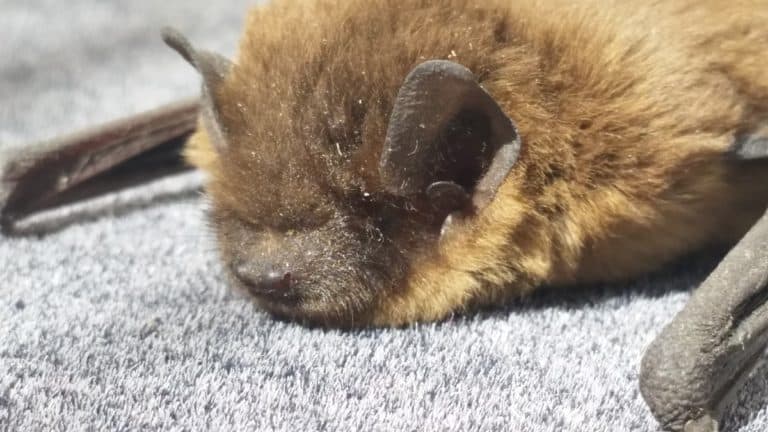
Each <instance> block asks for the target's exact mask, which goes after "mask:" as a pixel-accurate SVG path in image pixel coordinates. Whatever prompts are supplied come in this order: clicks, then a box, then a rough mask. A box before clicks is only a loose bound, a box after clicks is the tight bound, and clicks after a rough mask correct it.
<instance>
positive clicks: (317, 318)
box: [2, 0, 768, 431]
mask: <svg viewBox="0 0 768 432" xmlns="http://www.w3.org/2000/svg"><path fill="white" fill-rule="evenodd" d="M766 20H768V3H765V2H763V1H760V0H737V1H729V2H725V1H724V0H703V1H692V0H674V1H668V2H640V1H626V2H614V1H608V2H606V1H598V0H587V1H584V2H578V3H577V4H574V2H568V1H564V0H548V1H536V0H520V1H514V2H512V1H503V0H479V1H469V0H404V1H399V2H390V1H386V0H368V1H362V0H348V1H344V2H340V1H335V0H313V1H310V2H301V3H295V2H288V1H274V2H272V3H270V4H268V5H266V6H261V7H257V8H255V9H254V10H253V11H252V12H251V13H250V14H249V15H248V18H247V21H246V25H245V31H244V35H243V38H242V40H241V43H240V47H239V53H238V55H237V58H236V59H235V60H234V61H231V60H229V59H226V58H224V57H222V56H220V55H218V54H215V53H212V52H208V51H204V50H198V49H196V48H195V47H194V46H193V45H192V44H191V43H190V42H189V41H188V40H187V39H186V38H185V37H184V36H183V35H181V34H180V33H179V32H177V31H175V30H171V29H166V30H165V31H164V35H163V37H164V39H165V41H166V43H167V44H168V45H170V46H171V47H172V48H173V49H174V50H176V51H177V52H178V53H179V54H180V55H181V56H182V57H183V58H184V59H186V61H188V62H189V63H190V64H191V65H192V66H193V67H194V68H195V69H197V71H199V73H200V75H201V76H202V81H203V85H202V96H201V99H200V105H199V124H198V126H199V127H197V129H196V131H195V132H194V134H193V135H192V136H191V137H190V138H189V140H188V143H187V144H186V146H185V148H184V150H183V154H184V159H185V160H186V161H188V162H189V163H190V164H191V165H193V166H195V167H197V168H198V169H200V170H202V171H203V172H204V173H205V174H206V176H207V182H206V186H205V192H206V195H207V197H208V198H209V200H210V202H211V208H210V211H209V214H208V220H209V222H210V224H211V226H212V227H213V231H214V233H215V235H216V239H217V243H218V249H219V251H220V255H221V260H222V263H223V265H224V268H225V269H226V273H227V276H228V279H229V280H230V284H231V285H232V287H233V288H235V289H238V290H242V291H244V292H246V293H249V294H250V295H252V296H253V298H254V300H255V301H256V302H257V303H258V304H259V305H260V306H261V307H263V308H264V309H265V310H267V311H269V312H270V313H272V314H274V315H276V316H279V317H284V318H288V319H292V320H296V321H299V322H304V323H311V324H315V325H324V326H336V327H359V326H401V325H405V324H409V323H413V322H423V321H434V320H440V319H444V318H446V317H448V316H450V315H451V314H452V313H455V312H463V311H471V310H473V309H475V308H477V307H480V306H488V305H497V304H500V303H503V302H505V301H507V300H508V299H511V298H516V297H520V296H524V295H527V294H529V293H531V292H534V291H535V290H536V289H537V288H539V287H541V286H545V285H546V286H563V287H567V286H572V285H574V284H591V283H600V282H614V281H620V280H626V279H629V278H633V277H637V276H639V275H642V274H645V273H648V272H651V271H654V270H657V269H659V268H661V267H662V266H664V265H665V264H668V263H670V262H672V261H674V260H675V259H677V258H679V257H681V256H684V255H686V254H689V253H691V252H693V251H695V250H698V249H702V248H705V247H707V246H712V245H729V246H733V249H732V250H731V252H730V253H729V254H728V256H727V257H726V258H725V259H724V260H723V261H722V263H721V264H720V265H719V266H718V268H717V269H716V270H715V271H714V272H713V273H712V274H711V275H710V277H709V278H708V279H707V280H706V281H705V282H704V283H703V284H702V286H701V287H700V288H699V289H698V290H697V291H696V292H695V293H694V295H693V296H692V298H691V300H690V302H689V304H688V305H687V306H686V308H685V309H684V310H683V311H682V312H681V313H680V314H679V315H678V316H677V317H675V319H674V320H673V321H672V323H670V325H669V326H668V327H666V328H665V329H664V331H663V332H662V333H661V334H660V335H659V337H658V338H657V339H656V340H655V341H654V343H653V344H652V345H651V346H650V347H649V349H648V350H647V352H646V354H645V356H644V359H643V362H642V365H641V373H640V388H641V393H642V394H643V397H644V398H645V400H646V402H647V403H648V406H649V408H650V409H651V412H652V413H653V414H654V416H655V417H656V418H657V419H658V420H659V422H660V423H661V425H662V426H663V427H664V428H666V429H669V430H686V431H695V430H716V429H717V422H718V419H719V418H720V416H721V415H722V411H723V410H724V409H725V407H726V406H727V404H728V402H730V401H731V400H732V397H731V396H732V394H733V392H734V391H735V390H736V389H738V388H739V387H740V385H741V383H742V382H743V378H744V377H745V376H746V375H747V374H748V373H749V371H750V370H752V368H753V366H754V365H755V363H756V362H757V361H758V359H759V356H760V354H761V353H762V352H763V350H764V347H765V345H766V338H768V331H767V329H766V326H768V310H767V309H766V308H768V304H767V303H766V299H768V216H763V215H764V213H765V212H766V207H768V121H767V120H768V74H766V73H765V72H764V70H763V69H764V67H763V61H762V60H763V59H764V58H765V56H766V54H768V28H766V27H765V26H764V23H765V22H766ZM187 114H188V113H187ZM185 124H186V125H188V123H185ZM144 127H145V128H147V129H148V130H151V129H153V126H151V125H145V126H144ZM190 130H191V129H190V128H189V127H187V128H185V129H184V132H183V134H186V133H188V132H189V131H190ZM162 138H163V139H159V140H154V141H153V144H154V145H160V144H162V143H165V142H166V141H167V140H168V137H162ZM127 141H129V142H128V143H127V144H124V145H127V146H128V147H131V148H133V149H134V150H136V151H137V152H138V153H141V152H142V151H143V147H142V146H141V145H139V144H136V142H135V140H127ZM163 145H167V143H166V144H163ZM96 147H99V148H100V145H96ZM89 148H90V147H89ZM70 149H74V150H70ZM89 152H91V150H83V149H82V147H77V146H76V145H74V144H70V145H68V146H64V147H62V148H61V149H59V150H56V151H53V152H50V153H47V154H46V156H45V157H41V158H35V159H34V161H35V162H34V163H27V164H26V165H25V164H22V165H23V169H17V170H16V171H15V172H14V174H13V175H11V176H4V177H2V179H3V180H2V182H3V184H5V189H6V190H11V191H13V192H11V193H10V196H11V197H24V196H29V192H25V191H27V190H38V189H34V187H40V188H41V189H39V190H42V191H45V192H46V193H47V192H51V193H53V195H54V196H55V195H56V194H55V192H56V190H55V188H53V187H52V186H51V185H52V184H53V183H51V182H48V183H45V184H42V183H38V180H37V178H38V176H37V175H31V174H27V173H30V172H33V171H34V170H38V171H39V172H50V173H60V171H57V169H56V166H57V165H56V163H55V162H54V161H56V160H58V159H57V158H58V155H60V154H74V155H76V156H77V157H79V156H81V155H83V154H88V153H89ZM51 155H53V156H51ZM123 159H124V158H117V159H116V161H115V164H117V163H118V162H122V161H123ZM107 165H110V163H107V164H105V166H107ZM30 166H31V167H32V168H29V167H30ZM41 167H42V168H41ZM134 169H136V170H141V167H140V166H136V167H135V168H134ZM12 172H13V170H12ZM83 172H84V171H83ZM65 177H67V176H66V175H65ZM81 177H83V178H86V177H89V175H82V176H81ZM54 183H55V182H54ZM36 194H37V192H36ZM44 195H45V194H44ZM45 196H48V195H45ZM46 200H49V199H48V198H46ZM23 201H24V200H23V199H21V198H17V199H15V200H7V201H6V204H5V206H4V207H2V208H3V212H4V214H5V215H6V216H5V218H4V220H5V221H6V223H5V225H6V226H10V225H12V224H13V220H15V219H17V218H18V217H19V215H23V214H25V212H28V211H29V210H30V208H34V206H33V207H30V208H26V207H24V206H22V205H21V204H20V203H21V202H23ZM49 201H50V200H49ZM7 215H14V216H13V217H9V216H7Z"/></svg>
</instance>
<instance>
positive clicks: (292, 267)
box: [164, 30, 520, 326]
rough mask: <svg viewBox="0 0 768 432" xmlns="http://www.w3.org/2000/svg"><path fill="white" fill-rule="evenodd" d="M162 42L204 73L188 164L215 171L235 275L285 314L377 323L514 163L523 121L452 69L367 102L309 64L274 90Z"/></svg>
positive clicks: (442, 65)
mask: <svg viewBox="0 0 768 432" xmlns="http://www.w3.org/2000/svg"><path fill="white" fill-rule="evenodd" d="M164 38H165V40H166V42H167V43H168V44H169V45H170V46H171V47H173V48H174V49H176V50H177V51H179V52H180V53H181V55H182V56H183V57H184V58H186V59H187V60H188V61H189V62H190V63H191V64H192V65H193V66H194V67H195V68H196V69H197V70H198V71H199V72H200V73H201V75H202V78H203V92H202V93H203V97H202V104H203V109H202V116H201V117H202V121H201V124H202V125H203V128H202V129H201V130H200V131H199V132H198V134H197V135H196V136H195V137H194V138H193V140H192V142H191V144H190V150H189V151H190V152H191V153H195V152H196V151H197V152H198V154H191V155H189V156H190V159H192V160H193V161H194V162H195V163H196V165H198V166H200V167H202V168H203V169H204V170H205V171H207V172H208V174H209V183H208V185H207V192H208V195H209V197H210V198H211V202H212V206H211V210H210V222H211V224H212V227H213V230H214V232H215V233H216V236H217V238H218V243H219V247H220V252H221V256H222V258H223V261H224V264H225V268H226V270H227V273H228V275H229V277H230V279H231V282H232V284H233V285H234V286H236V287H239V288H242V289H243V290H245V291H246V292H249V293H251V294H252V295H253V296H254V297H255V298H256V300H257V302H258V303H259V304H260V305H261V306H263V307H264V308H265V309H267V310H269V311H271V312H272V313H274V314H276V315H279V316H283V317H288V318H292V319H297V320H302V321H306V322H311V323H320V324H325V325H342V326H348V325H360V324H365V323H367V322H369V321H370V317H371V316H372V314H374V313H375V311H376V308H377V307H379V305H380V304H381V301H382V299H383V298H385V297H386V296H388V295H392V294H393V293H396V292H397V291H398V290H402V289H404V284H406V283H407V282H406V280H407V276H408V275H409V273H411V271H412V267H413V266H414V263H416V262H417V261H418V260H419V259H421V258H423V257H425V256H430V255H435V256H437V255H439V253H440V239H441V236H444V235H447V233H448V231H450V229H451V226H450V222H451V221H454V220H456V219H457V218H471V217H473V215H474V214H476V213H477V212H478V211H481V210H482V209H483V208H484V207H485V206H487V205H488V204H489V203H490V202H491V201H492V200H493V198H494V196H495V194H496V191H497V189H498V188H499V186H500V185H501V184H502V182H503V181H504V179H505V178H506V176H507V174H508V172H509V171H510V169H511V168H512V167H513V165H514V163H515V161H516V160H517V158H518V154H519V151H520V141H519V137H518V133H517V130H516V128H515V125H514V124H513V122H512V121H511V120H510V119H509V118H508V117H507V116H506V115H505V114H504V113H503V112H502V110H501V108H500V107H499V105H498V104H497V103H496V102H495V101H494V99H493V98H492V97H491V96H490V95H489V94H488V93H487V92H486V91H485V90H484V89H483V88H482V87H481V86H480V85H479V84H478V82H477V80H476V77H475V76H474V75H473V74H472V73H471V72H470V71H469V70H468V69H467V68H465V67H463V66H461V65H459V64H457V63H453V62H449V61H442V60H433V61H426V62H422V63H420V64H417V65H416V66H415V67H414V68H413V69H411V71H410V73H408V74H407V76H406V77H405V79H404V80H403V77H402V76H401V77H400V78H399V80H400V82H401V83H402V84H401V86H400V88H399V90H397V89H395V90H397V91H393V92H391V94H390V93H389V92H379V93H378V94H376V92H369V98H368V99H365V100H364V99H360V98H357V97H356V93H355V90H354V89H351V88H352V87H354V85H352V86H351V87H350V86H349V85H348V86H337V85H334V84H333V83H332V82H331V81H332V80H327V81H325V82H323V81H322V80H319V79H312V73H311V72H307V69H311V68H309V67H308V68H304V69H302V73H304V74H308V75H304V76H303V77H302V78H296V79H295V80H293V81H291V80H287V79H286V80H276V81H274V82H272V83H265V82H263V81H262V80H257V79H255V78H254V77H253V76H249V75H248V74H246V73H244V72H243V71H241V70H239V68H238V67H237V66H235V65H233V64H231V63H230V62H228V61H227V60H225V59H223V58H222V57H220V56H217V55H215V54H211V53H207V52H201V51H197V50H195V49H194V48H192V46H191V45H190V44H189V43H188V42H187V41H186V39H184V37H183V36H181V35H180V34H178V33H177V32H174V31H170V30H169V31H166V32H165V33H164ZM297 74H298V72H297ZM307 82H311V83H312V84H311V85H308V84H307ZM358 90H359V89H358ZM256 99H258V100H257V101H255V100H256ZM267 101H268V102H267ZM254 107H258V109H256V108H254ZM377 119H383V120H381V121H378V120H377ZM201 149H209V150H210V151H208V152H205V151H203V150H201ZM203 153H205V156H202V154H203Z"/></svg>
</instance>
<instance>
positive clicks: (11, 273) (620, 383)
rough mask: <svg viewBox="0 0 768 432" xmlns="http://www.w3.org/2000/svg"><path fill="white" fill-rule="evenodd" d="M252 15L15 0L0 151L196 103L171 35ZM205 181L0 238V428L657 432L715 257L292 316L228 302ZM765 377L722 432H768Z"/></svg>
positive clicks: (210, 34) (4, 5)
mask: <svg viewBox="0 0 768 432" xmlns="http://www.w3.org/2000/svg"><path fill="white" fill-rule="evenodd" d="M245 7H246V2H245V1H238V0H229V1H220V2H207V1H203V0H194V1H190V0H185V1H181V0H177V1H165V2H157V1H154V0H131V1H127V0H125V1H123V0H121V1H110V2H103V1H96V0H75V1H72V2H54V1H50V0H25V1H23V2H20V1H10V0H3V1H0V28H2V29H3V30H2V35H3V36H2V39H3V43H0V143H2V144H0V148H2V149H3V150H4V151H7V152H16V151H18V149H19V148H20V146H22V145H23V144H24V143H27V142H34V141H37V140H40V139H44V138H49V137H53V136H55V135H57V134H60V133H64V132H70V131H72V130H76V129H78V128H81V127H85V126H89V125H93V124H95V123H99V122H102V121H106V120H110V119H113V118H116V117H120V116H124V115H127V114H131V113H135V112H139V111H141V110H145V109H150V108H154V107H156V106H158V105H160V104H162V103H165V102H170V101H172V100H174V99H177V98H181V97H185V96H190V95H193V94H195V93H196V92H197V90H198V78H197V77H196V76H195V74H194V72H193V71H192V69H191V68H190V67H189V66H188V65H186V64H185V63H184V62H182V61H181V60H180V59H179V58H178V56H176V55H175V54H173V53H172V52H171V51H170V50H169V49H167V48H165V47H164V46H163V44H162V43H161V42H160V39H159V37H158V32H159V28H160V26H161V25H162V24H173V25H176V26H177V27H179V28H181V29H182V30H183V31H185V32H186V33H188V34H189V36H190V37H191V39H192V40H193V41H195V42H196V43H198V44H200V45H201V46H204V47H206V48H210V49H216V50H220V51H223V52H225V53H231V52H233V50H234V46H235V41H236V38H237V34H238V32H239V29H240V23H241V21H242V17H243V12H244V10H245ZM199 181H200V178H199V176H197V175H194V174H192V175H184V176H179V177H173V178H169V179H165V180H162V181H159V182H156V183H153V184H151V185H147V186H143V187H140V188H136V189H132V190H130V191H126V192H122V193H119V194H115V195H111V196H108V197H104V198H101V199H97V200H94V201H91V202H88V203H85V204H81V205H79V206H75V207H72V208H67V209H64V210H62V211H58V212H54V213H53V214H51V215H48V216H47V217H48V220H47V222H46V223H47V224H48V226H55V225H56V224H60V223H63V222H67V223H68V225H67V226H66V227H64V228H63V229H60V230H57V231H55V232H50V233H47V234H45V235H38V236H25V237H18V238H2V237H0V430H9V431H36V430H67V431H70V430H138V429H140V430H163V431H172V430H221V429H223V430H285V431H296V430H298V431H303V430H381V431H400V430H403V431H405V430H425V431H445V430H456V431H459V430H461V431H464V430H513V431H562V430H572V431H620V430H632V431H653V430H656V428H657V427H656V424H655V421H654V419H653V418H652V417H651V415H650V413H649V412H648V410H647V408H646V407H645V404H644V402H643V400H642V398H641V397H640V394H639V391H638V385H637V376H638V366H639V363H640V358H641V357H642V353H643V350H644V348H645V347H646V346H647V345H648V343H649V342H650V341H651V340H652V339H653V337H654V335H656V334H657V333H658V332H659V330H660V329H661V327H662V326H663V325H664V324H665V323H666V322H668V321H669V320H670V319H671V318H672V317H673V315H674V314H675V313H676V312H677V311H678V310H680V309H681V308H682V306H683V305H684V303H685V301H686V300H687V298H688V297H689V294H690V290H691V289H692V288H693V287H695V286H696V284H697V283H699V282H700V281H701V280H702V278H703V277H704V276H705V275H706V273H707V271H708V270H709V269H710V268H711V265H712V263H714V262H715V260H716V259H717V257H702V258H699V259H694V260H689V261H688V262H687V263H686V264H684V265H680V266H678V267H677V268H676V269H671V270H668V271H666V272H664V273H662V274H659V275H655V276H650V277H647V278H643V279H641V280H638V281H636V282H634V283H631V284H628V285H627V286H613V287H604V286H602V287H585V288H583V289H580V290H573V291H565V290H561V291H549V292H545V293H542V294H539V295H537V296H535V297H533V298H531V299H528V300H525V301H520V302H516V303H513V304H511V305H509V306H507V307H504V308H501V309H498V310H493V311H485V312H481V313H477V314H474V315H471V316H467V317H457V318H455V319H453V320H449V321H446V322H443V323H439V324H430V325H416V326H412V327H410V328H406V329H397V330H395V329H383V330H365V331H353V332H342V331H327V330H322V329H307V328H303V327H300V326H297V325H294V324H290V323H284V322H278V321H275V320H273V319H271V318H270V317H269V316H267V315H266V314H264V313H263V312H261V311H259V310H258V309H256V308H255V307H254V306H253V305H252V304H251V303H250V302H249V301H248V300H247V299H245V298H242V297H240V296H238V295H235V294H233V293H231V292H229V291H228V290H227V289H226V286H225V284H224V281H223V278H222V275H221V270H220V267H219V264H218V262H217V256H216V252H215V249H214V244H213V242H212V239H211V237H210V234H209V232H208V231H207V229H206V227H205V224H204V222H203V214H202V211H201V210H202V209H203V207H204V200H203V199H202V198H201V197H199V195H198V194H196V193H195V192H192V191H193V190H194V189H195V186H196V185H198V184H199ZM766 372H768V369H766V368H765V367H762V368H759V369H758V371H757V373H756V374H755V376H754V377H753V378H752V379H750V380H749V381H748V382H747V385H746V387H745V389H744V390H743V391H741V392H740V394H739V397H738V402H737V403H736V405H735V406H734V408H733V409H732V410H731V411H729V414H728V417H727V420H726V424H725V428H724V429H725V430H741V431H754V432H757V431H765V430H768V408H767V407H766V405H768V376H767V374H766Z"/></svg>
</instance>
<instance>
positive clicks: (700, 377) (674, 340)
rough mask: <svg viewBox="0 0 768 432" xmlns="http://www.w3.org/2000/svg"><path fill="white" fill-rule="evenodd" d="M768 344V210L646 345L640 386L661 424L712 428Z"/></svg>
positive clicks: (672, 427) (675, 428) (681, 428)
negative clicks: (677, 312) (667, 323)
mask: <svg viewBox="0 0 768 432" xmlns="http://www.w3.org/2000/svg"><path fill="white" fill-rule="evenodd" d="M767 344H768V213H766V215H765V216H763V217H762V218H761V219H760V221H758V222H757V223H756V224H755V226H754V227H753V228H752V229H751V230H750V231H749V233H747V234H746V235H745V236H744V238H743V239H742V240H741V241H740V242H739V244H737V245H736V246H735V247H734V248H733V249H732V250H731V252H730V253H729V254H728V255H727V256H726V257H725V258H724V259H723V261H722V262H721V263H720V265H718V267H717V268H716V269H715V270H714V271H713V272H712V274H711V275H710V276H709V277H708V278H707V280H706V281H704V283H703V284H702V285H701V287H699V288H698V289H697V290H696V291H695V292H694V293H693V295H692V296H691V299H690V300H689V302H688V304H686V306H685V308H683V310H682V311H680V313H679V314H678V315H677V316H675V318H674V320H673V321H672V322H671V323H670V324H669V325H667V326H666V327H665V328H664V330H663V331H662V332H661V334H659V336H658V337H657V338H656V339H655V340H654V341H653V342H652V343H651V345H650V346H649V347H648V349H647V351H646V353H645V355H644V356H643V361H642V364H641V370H640V392H641V393H642V395H643V398H644V399H645V401H646V403H647V404H648V407H649V408H650V410H651V412H652V413H653V415H654V416H655V417H656V419H657V420H658V421H659V423H661V425H662V427H663V428H664V429H666V430H672V431H685V432H688V431H691V432H693V431H717V430H718V421H719V419H720V418H721V416H722V413H723V412H724V411H725V410H726V408H727V407H728V406H729V405H730V404H731V402H732V401H733V400H734V399H735V396H736V393H737V392H738V390H739V389H740V388H741V387H742V386H743V384H744V382H745V381H746V379H747V378H748V377H749V376H750V374H751V372H752V371H753V370H755V368H756V366H757V365H758V364H759V363H760V360H761V358H762V355H763V353H764V350H765V347H766V345H767Z"/></svg>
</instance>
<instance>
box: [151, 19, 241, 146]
mask: <svg viewBox="0 0 768 432" xmlns="http://www.w3.org/2000/svg"><path fill="white" fill-rule="evenodd" d="M162 35H163V40H164V41H165V43H166V44H167V45H168V46H169V47H171V48H173V49H174V50H175V51H176V52H178V53H179V54H180V55H181V56H182V57H184V59H185V60H186V61H188V62H189V63H190V64H191V65H192V66H193V67H194V68H195V69H197V70H198V72H200V75H202V77H203V91H202V93H203V94H202V101H201V110H200V112H201V116H202V119H203V123H204V125H205V128H206V130H207V132H208V134H209V135H210V138H211V142H212V144H213V146H214V147H215V148H216V150H218V151H219V152H222V151H224V150H225V149H226V148H227V147H228V142H227V130H226V127H224V124H223V123H222V121H221V115H220V112H221V109H220V104H219V101H217V99H216V92H217V90H218V89H219V87H220V86H221V84H222V83H223V82H224V78H225V77H226V76H227V74H228V73H229V71H230V70H231V68H232V62H230V61H229V60H227V59H226V58H224V57H223V56H221V55H219V54H216V53H212V52H208V51H198V50H196V49H195V48H194V47H193V46H192V44H191V43H190V42H189V40H188V39H187V38H186V37H185V36H184V35H183V34H181V33H180V32H179V31H178V30H176V29H173V28H169V27H166V28H164V29H163V30H162Z"/></svg>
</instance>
